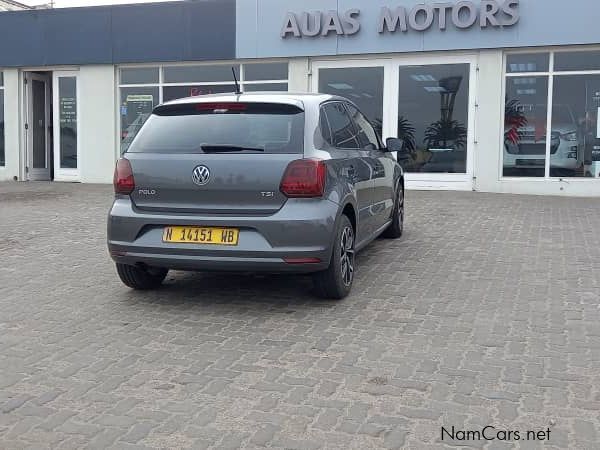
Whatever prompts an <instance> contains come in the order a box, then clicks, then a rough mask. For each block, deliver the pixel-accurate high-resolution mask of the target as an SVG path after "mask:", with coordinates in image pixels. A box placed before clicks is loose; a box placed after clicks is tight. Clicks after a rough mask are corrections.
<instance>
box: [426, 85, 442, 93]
mask: <svg viewBox="0 0 600 450" xmlns="http://www.w3.org/2000/svg"><path fill="white" fill-rule="evenodd" d="M423 89H425V90H426V91H427V92H446V89H444V88H443V87H441V86H425V87H424V88H423Z"/></svg>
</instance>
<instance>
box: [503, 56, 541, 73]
mask: <svg viewBox="0 0 600 450" xmlns="http://www.w3.org/2000/svg"><path fill="white" fill-rule="evenodd" d="M549 68H550V53H517V54H513V55H508V56H507V57H506V73H518V72H548V69H549Z"/></svg>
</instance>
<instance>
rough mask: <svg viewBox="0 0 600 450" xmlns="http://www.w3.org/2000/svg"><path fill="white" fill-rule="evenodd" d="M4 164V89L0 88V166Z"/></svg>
mask: <svg viewBox="0 0 600 450" xmlns="http://www.w3.org/2000/svg"><path fill="white" fill-rule="evenodd" d="M4 165H6V159H5V153H4V89H0V166H4Z"/></svg>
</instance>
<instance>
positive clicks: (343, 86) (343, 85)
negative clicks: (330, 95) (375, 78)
mask: <svg viewBox="0 0 600 450" xmlns="http://www.w3.org/2000/svg"><path fill="white" fill-rule="evenodd" d="M328 86H329V87H332V88H334V89H337V90H339V91H348V90H350V89H354V88H353V87H352V86H350V85H349V84H348V83H329V84H328Z"/></svg>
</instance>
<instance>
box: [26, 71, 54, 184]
mask: <svg viewBox="0 0 600 450" xmlns="http://www.w3.org/2000/svg"><path fill="white" fill-rule="evenodd" d="M23 76H24V80H25V117H24V118H25V179H26V180H29V181H50V178H51V176H50V171H51V166H52V158H51V152H50V148H51V147H50V81H51V80H50V77H49V76H48V75H40V74H37V73H33V72H25V73H24V74H23ZM33 81H40V82H42V83H44V98H45V100H44V122H45V123H44V131H45V139H44V142H45V146H46V148H45V150H44V151H45V164H44V167H43V168H34V167H33V130H34V128H35V124H34V123H33Z"/></svg>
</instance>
